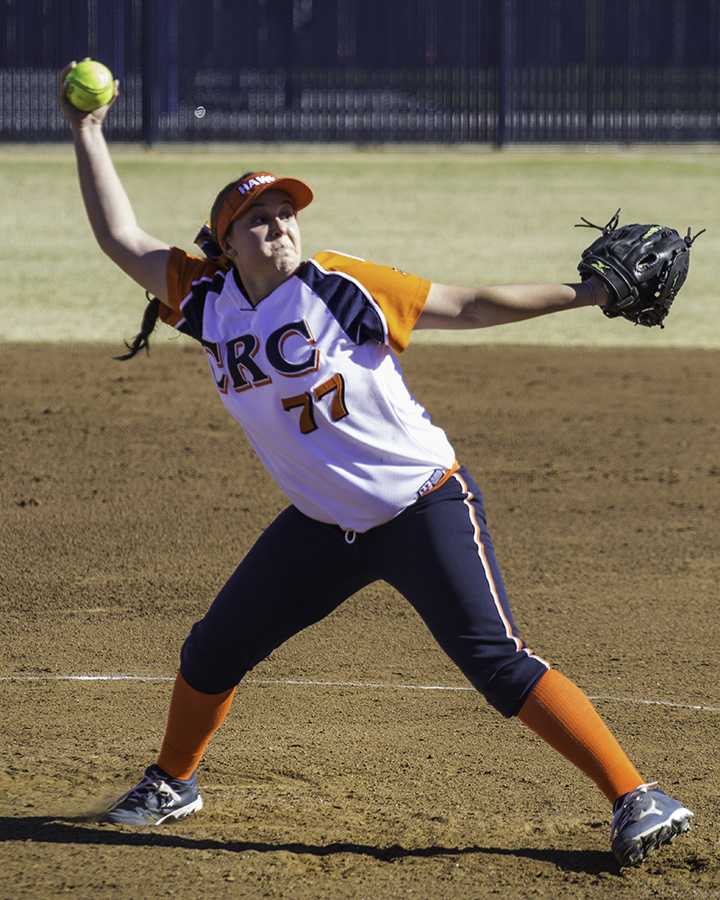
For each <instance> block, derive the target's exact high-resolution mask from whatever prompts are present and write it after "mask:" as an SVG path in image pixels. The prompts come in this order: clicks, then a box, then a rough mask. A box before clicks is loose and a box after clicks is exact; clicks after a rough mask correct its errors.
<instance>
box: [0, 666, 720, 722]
mask: <svg viewBox="0 0 720 900" xmlns="http://www.w3.org/2000/svg"><path fill="white" fill-rule="evenodd" d="M8 681H10V682H12V681H15V682H22V681H86V682H103V681H125V682H139V683H147V684H152V683H161V682H172V681H175V676H174V675H121V674H115V675H99V674H88V675H52V674H49V673H45V672H41V673H37V674H35V675H33V674H17V675H0V682H8ZM243 685H245V686H247V687H252V686H256V685H259V686H261V687H263V686H268V685H280V686H282V685H287V686H290V687H334V688H361V689H365V690H390V691H392V690H394V691H445V692H451V693H476V691H475V688H474V687H469V686H467V685H450V684H406V683H403V682H388V681H320V680H315V679H311V678H248V679H245V680H244V681H243ZM588 696H589V698H590V700H593V701H596V700H597V701H601V702H607V703H627V704H631V705H634V706H664V707H667V708H669V709H691V710H696V711H698V712H709V713H720V706H705V705H703V704H700V703H682V702H679V701H676V700H650V699H645V698H643V697H615V696H609V695H607V694H589V695H588Z"/></svg>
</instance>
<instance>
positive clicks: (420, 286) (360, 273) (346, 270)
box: [313, 250, 430, 352]
mask: <svg viewBox="0 0 720 900" xmlns="http://www.w3.org/2000/svg"><path fill="white" fill-rule="evenodd" d="M313 260H314V261H315V262H317V263H318V265H320V266H322V268H323V269H325V270H327V271H329V272H340V273H342V274H344V275H348V276H350V277H351V278H352V279H354V280H355V281H357V282H358V283H359V284H360V285H361V286H362V287H363V288H364V289H365V291H367V293H368V294H369V295H370V296H371V297H372V299H373V300H374V301H375V303H377V305H378V306H379V307H380V309H381V310H382V313H383V315H384V316H385V321H386V323H387V331H388V343H389V344H390V346H391V347H392V348H393V350H397V351H398V352H400V351H402V350H404V349H405V348H406V347H407V345H408V344H409V343H410V335H411V334H412V330H413V328H414V327H415V323H416V322H417V320H418V318H419V317H420V313H421V312H422V310H423V307H424V306H425V302H426V301H427V296H428V293H429V291H430V282H429V281H426V280H425V279H424V278H418V276H417V275H409V274H408V273H407V272H401V271H400V270H399V269H394V268H392V267H391V266H380V265H378V264H377V263H373V262H368V261H367V260H364V259H358V258H357V257H355V256H346V255H345V254H344V253H337V252H336V251H334V250H324V251H323V252H321V253H316V254H315V256H313Z"/></svg>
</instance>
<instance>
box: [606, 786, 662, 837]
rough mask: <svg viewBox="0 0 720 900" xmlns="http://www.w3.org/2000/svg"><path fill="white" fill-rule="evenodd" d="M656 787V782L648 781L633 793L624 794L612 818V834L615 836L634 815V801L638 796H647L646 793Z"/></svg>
mask: <svg viewBox="0 0 720 900" xmlns="http://www.w3.org/2000/svg"><path fill="white" fill-rule="evenodd" d="M657 786H658V782H657V781H649V782H648V783H647V784H641V785H639V787H636V788H635V790H634V791H630V793H628V794H625V796H624V798H623V801H622V803H621V804H620V806H619V807H618V809H617V810H616V811H615V815H614V816H613V829H612V830H613V834H616V833H617V832H618V831H620V830H621V829H622V828H624V827H625V825H627V823H628V820H629V819H631V818H632V816H633V814H634V809H633V807H634V801H635V800H636V799H638V797H639V796H640V794H647V792H648V791H650V790H653V789H654V788H656V787H657Z"/></svg>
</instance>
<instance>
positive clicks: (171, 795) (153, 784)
mask: <svg viewBox="0 0 720 900" xmlns="http://www.w3.org/2000/svg"><path fill="white" fill-rule="evenodd" d="M150 795H159V797H160V798H161V799H160V800H159V804H158V805H159V806H160V808H162V807H164V806H167V805H168V804H169V803H172V801H173V800H174V799H175V798H176V794H175V792H174V791H173V789H172V788H171V787H170V786H169V785H168V784H166V783H165V782H164V781H163V780H162V779H156V778H149V777H148V776H147V775H146V776H145V777H144V778H143V780H142V781H141V782H140V784H138V785H136V786H135V787H134V788H133V789H132V790H131V791H130V792H129V793H128V794H127V795H126V797H125V799H124V800H123V801H121V802H123V803H124V802H127V801H128V800H132V801H133V802H138V803H141V802H143V801H144V800H145V798H146V797H148V796H150Z"/></svg>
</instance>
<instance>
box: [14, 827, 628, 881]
mask: <svg viewBox="0 0 720 900" xmlns="http://www.w3.org/2000/svg"><path fill="white" fill-rule="evenodd" d="M93 825H94V827H93ZM7 841H31V842H35V843H39V844H97V845H105V846H126V847H168V848H179V849H182V850H225V851H227V852H230V853H244V852H248V851H254V852H255V853H279V852H285V853H297V854H308V855H310V856H332V855H334V854H345V853H347V854H356V855H359V856H369V857H372V858H373V859H377V860H379V861H380V862H394V861H395V860H398V859H406V858H411V857H414V858H423V857H425V858H432V857H445V856H447V857H453V856H470V855H473V854H484V855H487V856H516V857H519V858H523V859H533V860H536V861H538V862H547V863H551V864H552V865H554V866H556V867H557V868H558V869H561V870H563V871H565V872H585V873H588V874H591V875H599V874H601V873H605V874H612V875H617V874H618V867H617V865H616V863H615V862H614V860H613V858H612V856H611V855H610V853H601V852H600V851H598V850H543V849H537V848H531V847H515V848H510V847H478V846H472V847H438V846H435V847H401V846H400V845H399V844H392V845H390V846H387V847H373V846H371V845H369V844H354V843H351V842H344V841H336V842H333V843H329V844H304V843H301V842H287V843H268V842H263V841H223V840H214V839H210V838H192V837H185V836H184V835H180V834H173V833H172V832H167V831H163V832H162V833H160V834H159V833H157V832H155V831H151V830H146V831H139V830H133V831H130V830H122V829H119V828H116V827H112V828H111V827H107V828H106V827H103V826H98V825H97V824H96V823H93V822H91V821H88V819H87V818H85V817H83V818H76V819H57V818H51V817H48V816H15V817H12V816H0V843H5V842H7Z"/></svg>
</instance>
